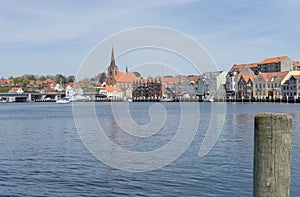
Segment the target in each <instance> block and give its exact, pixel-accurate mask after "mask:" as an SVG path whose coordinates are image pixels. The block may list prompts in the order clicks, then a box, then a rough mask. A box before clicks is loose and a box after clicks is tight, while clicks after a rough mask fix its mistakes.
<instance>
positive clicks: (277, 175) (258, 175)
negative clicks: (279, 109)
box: [253, 114, 292, 197]
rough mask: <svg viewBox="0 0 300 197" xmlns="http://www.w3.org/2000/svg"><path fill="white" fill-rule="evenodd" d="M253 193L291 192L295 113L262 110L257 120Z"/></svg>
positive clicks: (278, 196) (279, 196) (281, 196)
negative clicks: (293, 116)
mask: <svg viewBox="0 0 300 197" xmlns="http://www.w3.org/2000/svg"><path fill="white" fill-rule="evenodd" d="M254 124H255V125H254V126H255V131H254V171H253V196H254V197H258V196H262V197H269V196H270V197H273V196H274V197H288V196H290V174H291V149H292V116H291V115H288V114H258V115H256V116H255V120H254Z"/></svg>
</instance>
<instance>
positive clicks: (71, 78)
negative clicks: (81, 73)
mask: <svg viewBox="0 0 300 197" xmlns="http://www.w3.org/2000/svg"><path fill="white" fill-rule="evenodd" d="M74 81H75V76H74V75H70V76H68V77H67V78H66V82H67V83H71V82H74Z"/></svg>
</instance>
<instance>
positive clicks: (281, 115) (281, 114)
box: [255, 113, 293, 119]
mask: <svg viewBox="0 0 300 197" xmlns="http://www.w3.org/2000/svg"><path fill="white" fill-rule="evenodd" d="M270 117H274V118H275V117H278V118H279V117H285V118H287V119H292V118H293V117H292V115H290V114H286V113H260V114H257V115H255V118H270Z"/></svg>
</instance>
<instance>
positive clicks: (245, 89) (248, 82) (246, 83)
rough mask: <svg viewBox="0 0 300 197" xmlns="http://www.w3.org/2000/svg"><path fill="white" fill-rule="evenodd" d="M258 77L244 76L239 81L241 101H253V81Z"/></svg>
mask: <svg viewBox="0 0 300 197" xmlns="http://www.w3.org/2000/svg"><path fill="white" fill-rule="evenodd" d="M255 78H256V75H250V76H248V75H242V77H241V78H240V80H239V81H238V96H237V97H238V98H240V99H244V98H247V99H251V98H252V97H253V81H254V79H255Z"/></svg>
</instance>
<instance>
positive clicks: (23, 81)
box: [22, 78, 29, 86]
mask: <svg viewBox="0 0 300 197" xmlns="http://www.w3.org/2000/svg"><path fill="white" fill-rule="evenodd" d="M22 84H23V86H27V85H28V84H29V79H27V78H24V79H23V80H22Z"/></svg>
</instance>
